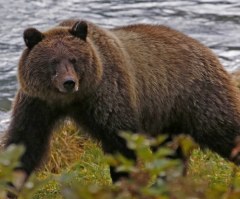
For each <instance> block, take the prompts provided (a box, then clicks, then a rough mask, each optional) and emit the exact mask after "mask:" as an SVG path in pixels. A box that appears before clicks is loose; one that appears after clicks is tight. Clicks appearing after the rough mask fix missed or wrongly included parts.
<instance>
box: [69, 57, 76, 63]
mask: <svg viewBox="0 0 240 199" xmlns="http://www.w3.org/2000/svg"><path fill="white" fill-rule="evenodd" d="M69 61H70V62H71V63H72V64H76V62H77V60H76V58H74V57H73V58H70V59H69Z"/></svg>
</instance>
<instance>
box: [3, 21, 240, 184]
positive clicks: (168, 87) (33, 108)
mask: <svg viewBox="0 0 240 199" xmlns="http://www.w3.org/2000/svg"><path fill="white" fill-rule="evenodd" d="M76 22H77V21H75V20H68V21H64V22H62V23H61V24H60V25H59V26H57V27H54V28H53V29H50V30H49V31H47V32H44V33H42V35H41V33H40V32H39V31H36V30H29V31H28V33H26V35H25V36H26V38H25V39H26V40H25V42H26V45H27V46H28V48H27V49H25V50H24V52H23V54H22V56H21V59H20V62H19V73H18V74H19V76H18V77H19V82H20V89H19V91H18V93H17V96H16V99H15V103H14V107H13V114H12V120H11V124H10V127H9V130H8V137H9V138H8V141H7V145H9V144H11V143H23V144H25V146H26V153H25V154H24V156H23V158H22V163H23V166H22V169H24V170H25V171H26V172H27V173H28V174H30V173H31V172H32V171H33V169H35V168H36V167H37V165H38V164H39V163H40V161H41V159H42V157H43V155H44V153H45V152H46V150H47V148H48V142H49V138H50V135H51V132H52V129H53V128H54V126H55V125H57V121H59V120H60V119H61V118H64V117H66V116H68V117H71V118H72V119H73V120H74V121H75V122H76V123H77V124H78V125H79V126H81V127H82V128H84V129H85V131H86V132H88V133H89V134H90V135H91V136H92V137H93V138H95V139H97V140H99V141H100V142H101V144H102V147H103V150H104V151H105V152H106V153H116V152H120V153H122V154H123V155H125V156H127V157H129V158H133V159H135V154H134V153H133V152H132V151H131V150H129V149H127V147H126V144H125V141H124V140H123V139H122V138H120V137H119V136H118V132H119V131H125V130H127V131H131V132H133V133H138V132H145V133H148V134H149V135H151V136H156V135H159V134H161V133H169V134H170V135H174V134H180V133H186V134H189V135H191V136H192V137H193V138H194V139H195V140H196V141H197V142H198V143H199V144H200V146H202V147H208V148H210V149H211V150H213V151H215V152H217V153H218V154H220V155H221V156H223V157H225V158H230V154H231V151H232V149H233V148H234V146H235V140H236V138H237V136H239V135H240V132H239V130H240V103H239V102H240V101H239V93H238V90H237V88H236V87H235V85H234V84H233V83H232V80H231V79H230V76H229V75H228V74H227V72H226V71H225V70H224V68H223V67H222V65H221V64H220V63H219V61H218V59H217V57H216V56H215V55H214V54H213V53H212V52H211V50H209V49H208V48H207V47H205V46H204V45H202V44H200V43H199V42H198V41H196V40H194V39H192V38H190V37H188V36H186V35H184V34H182V33H180V32H178V31H175V30H172V29H170V28H168V27H165V26H160V25H159V26H154V25H145V24H139V25H131V26H125V27H119V28H115V29H104V28H100V27H98V26H97V25H95V24H92V23H90V22H83V23H82V24H80V25H79V26H76V25H75V24H76ZM86 24H87V35H86V38H85V31H86ZM74 25H75V28H72V27H73V26H74ZM78 29H79V32H78V33H76V34H72V33H73V32H74V31H76V30H78ZM81 29H82V30H81ZM81 31H82V32H81ZM34 32H36V34H37V36H36V37H35V38H34V39H33V38H32V41H31V36H29V34H30V33H34ZM30 35H31V34H30ZM76 35H79V36H76ZM79 37H80V38H79ZM29 38H30V41H29ZM71 60H75V61H71ZM56 73H57V74H58V75H57V76H56ZM66 76H69V77H71V78H72V79H73V80H74V81H75V80H76V79H77V81H76V84H75V87H74V89H75V90H73V92H65V91H64V90H61V88H62V84H63V82H64V81H65V79H64V78H65V77H66ZM63 91H64V92H63ZM111 174H112V178H113V180H114V181H115V180H117V179H118V178H119V177H120V176H121V175H123V174H116V173H115V172H114V171H113V170H111Z"/></svg>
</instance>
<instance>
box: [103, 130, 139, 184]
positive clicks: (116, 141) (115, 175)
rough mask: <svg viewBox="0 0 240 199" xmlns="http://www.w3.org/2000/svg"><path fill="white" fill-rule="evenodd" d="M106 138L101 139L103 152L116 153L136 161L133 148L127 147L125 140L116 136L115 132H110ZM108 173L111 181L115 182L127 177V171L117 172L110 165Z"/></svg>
mask: <svg viewBox="0 0 240 199" xmlns="http://www.w3.org/2000/svg"><path fill="white" fill-rule="evenodd" d="M109 135H111V136H110V137H108V138H105V139H103V140H102V142H101V143H102V148H103V151H104V153H106V154H111V155H116V154H117V153H119V154H121V155H123V156H124V157H126V158H128V159H131V160H134V161H135V162H136V154H135V152H134V151H133V150H131V149H129V148H128V147H127V143H126V140H125V139H123V138H122V137H120V136H118V135H117V134H116V133H111V134H109ZM110 174H111V178H112V182H113V183H115V182H117V181H119V180H120V179H122V178H128V177H129V173H128V172H117V171H116V168H115V167H114V166H110Z"/></svg>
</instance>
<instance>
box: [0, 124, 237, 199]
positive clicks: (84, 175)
mask: <svg viewBox="0 0 240 199" xmlns="http://www.w3.org/2000/svg"><path fill="white" fill-rule="evenodd" d="M124 137H125V138H126V139H127V141H128V142H129V143H130V144H129V145H130V146H131V147H133V149H134V150H135V151H136V153H137V154H138V157H139V158H140V164H139V165H140V166H134V165H131V163H129V161H127V160H125V159H124V158H123V157H121V156H116V157H111V158H108V159H106V157H105V156H104V155H103V152H102V150H101V148H100V147H99V145H98V144H97V143H95V142H93V141H92V140H90V139H89V138H87V137H85V136H83V135H81V134H80V133H79V132H78V130H77V129H76V127H75V126H74V124H71V123H68V125H65V126H63V127H61V128H59V129H58V130H57V131H56V132H55V134H54V136H53V138H52V143H51V148H52V149H51V153H50V155H49V158H48V160H47V161H46V162H45V164H44V165H43V166H42V168H41V169H40V170H39V171H38V172H37V173H36V174H35V175H36V176H32V180H30V182H31V183H32V184H31V183H30V184H29V183H28V184H27V185H28V188H25V189H24V190H23V192H22V193H21V194H20V198H19V199H23V198H24V199H30V198H31V199H32V198H33V199H65V198H66V199H78V198H79V199H80V198H81V199H96V198H97V199H115V198H116V199H130V198H131V199H132V198H133V199H135V198H136V199H138V198H140V199H188V198H189V199H193V198H194V199H205V198H206V199H239V198H240V170H239V168H237V167H236V166H235V165H233V164H232V163H230V162H228V161H225V160H224V159H223V158H221V157H219V156H218V155H217V154H215V153H212V152H210V151H208V150H207V151H201V150H200V149H198V148H196V147H195V145H194V144H192V142H191V141H189V139H185V138H184V139H182V138H181V137H180V139H176V141H175V142H176V143H177V142H178V143H179V144H180V145H181V144H184V151H185V154H190V153H189V152H190V151H191V155H189V157H188V158H189V161H188V165H189V168H188V172H187V176H182V175H180V174H181V168H182V164H180V161H177V162H176V161H172V160H168V159H166V158H165V156H167V155H168V154H169V153H171V149H170V148H167V147H166V148H163V149H161V150H160V151H158V152H157V153H155V154H152V153H151V152H149V148H148V146H149V145H150V144H153V142H152V141H146V140H145V138H143V137H141V136H133V137H131V136H129V135H125V136H124ZM159 140H162V139H161V138H160V139H159ZM176 143H175V144H174V145H176ZM155 144H156V143H155ZM193 148H194V149H193ZM16 150H17V149H15V151H12V152H8V153H2V154H0V198H1V194H2V193H3V192H2V191H1V186H3V187H4V182H6V181H8V180H9V179H11V178H10V177H8V176H11V168H9V167H8V166H7V165H5V164H6V161H4V159H8V158H10V160H11V161H10V163H8V164H10V165H12V163H11V162H14V161H16V158H17V155H16ZM21 150H22V149H21ZM21 150H20V151H21ZM17 151H19V150H17ZM20 151H19V152H18V153H20ZM11 153H12V155H11ZM107 160H108V161H109V160H111V161H110V163H111V162H112V163H114V164H116V163H118V164H119V163H120V164H119V166H118V168H119V169H126V170H130V171H131V179H130V180H128V181H127V180H123V181H120V182H119V183H117V184H116V185H112V183H111V178H110V174H109V166H108V163H107ZM14 164H15V163H14ZM14 164H13V165H14ZM1 171H2V172H1ZM159 171H161V172H162V173H165V174H166V175H167V177H168V178H167V179H168V180H167V181H161V180H158V181H157V182H155V180H156V173H157V172H159ZM6 172H7V173H6ZM30 185H31V186H30ZM33 193H34V194H33Z"/></svg>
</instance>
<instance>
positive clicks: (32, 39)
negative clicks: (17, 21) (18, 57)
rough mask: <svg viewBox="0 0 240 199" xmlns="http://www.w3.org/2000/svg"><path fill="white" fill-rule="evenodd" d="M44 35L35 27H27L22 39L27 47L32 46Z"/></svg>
mask: <svg viewBox="0 0 240 199" xmlns="http://www.w3.org/2000/svg"><path fill="white" fill-rule="evenodd" d="M43 38H44V35H43V34H42V33H41V32H40V31H39V30H37V29H35V28H28V29H26V30H25V31H24V33H23V39H24V42H25V44H26V46H27V47H28V48H30V49H31V48H33V47H34V46H35V45H36V44H38V43H39V42H40V41H42V40H43Z"/></svg>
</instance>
